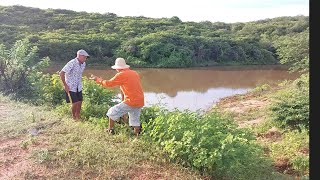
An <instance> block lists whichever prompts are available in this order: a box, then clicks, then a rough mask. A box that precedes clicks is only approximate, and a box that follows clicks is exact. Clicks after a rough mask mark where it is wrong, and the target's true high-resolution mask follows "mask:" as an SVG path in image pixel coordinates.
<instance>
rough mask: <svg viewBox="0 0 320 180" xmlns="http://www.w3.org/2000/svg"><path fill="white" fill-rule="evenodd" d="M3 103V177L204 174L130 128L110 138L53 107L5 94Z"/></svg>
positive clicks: (178, 176)
mask: <svg viewBox="0 0 320 180" xmlns="http://www.w3.org/2000/svg"><path fill="white" fill-rule="evenodd" d="M0 107H1V115H0V120H1V121H0V123H1V130H0V136H1V140H0V142H1V145H3V146H2V148H1V156H0V158H1V159H0V160H1V161H0V164H1V166H0V167H1V173H0V174H1V176H2V178H9V179H16V178H17V179H37V178H40V179H41V178H42V179H171V177H175V179H203V178H205V177H202V176H200V175H199V174H197V173H196V172H193V171H192V170H190V169H186V168H184V167H182V166H180V165H177V164H174V163H169V162H168V161H167V160H166V159H167V158H166V155H165V154H163V153H161V151H160V150H159V149H158V148H157V147H155V146H153V145H151V144H148V143H146V142H144V141H142V140H140V139H137V138H135V137H134V136H132V135H131V133H130V131H125V130H123V131H121V132H119V133H118V134H117V135H114V136H111V135H108V134H106V133H104V130H103V129H101V128H99V127H97V126H95V125H93V124H92V123H85V122H78V123H76V122H73V121H72V120H71V119H69V118H68V117H64V116H61V115H59V114H57V113H55V112H52V111H51V109H46V108H43V107H33V106H29V105H26V104H22V103H18V102H13V101H10V100H8V99H7V98H6V97H3V96H0ZM123 129H125V128H123ZM8 144H9V145H8ZM7 145H8V146H7ZM17 153H19V154H21V155H22V157H21V156H20V155H17ZM21 164H24V165H23V166H21ZM26 166H27V167H28V168H26Z"/></svg>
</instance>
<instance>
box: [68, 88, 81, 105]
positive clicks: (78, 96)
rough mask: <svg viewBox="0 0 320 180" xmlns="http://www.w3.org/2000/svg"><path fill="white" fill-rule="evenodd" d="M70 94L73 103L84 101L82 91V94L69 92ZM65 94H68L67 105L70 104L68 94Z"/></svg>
mask: <svg viewBox="0 0 320 180" xmlns="http://www.w3.org/2000/svg"><path fill="white" fill-rule="evenodd" d="M69 93H70V96H71V100H72V103H76V102H78V101H82V100H83V97H82V91H80V92H72V91H69ZM65 94H66V101H67V103H70V100H69V96H68V94H67V93H66V92H65Z"/></svg>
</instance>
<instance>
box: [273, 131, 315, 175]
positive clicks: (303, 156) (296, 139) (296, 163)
mask: <svg viewBox="0 0 320 180" xmlns="http://www.w3.org/2000/svg"><path fill="white" fill-rule="evenodd" d="M304 151H306V152H304ZM270 155H271V157H273V159H289V164H290V165H292V167H293V169H294V170H296V171H297V172H299V174H300V175H307V174H309V173H308V171H309V132H308V131H307V130H303V131H302V132H298V131H297V130H294V131H289V132H287V133H285V134H284V136H283V140H282V141H280V142H275V143H273V144H272V145H271V146H270Z"/></svg>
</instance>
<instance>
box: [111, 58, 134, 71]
mask: <svg viewBox="0 0 320 180" xmlns="http://www.w3.org/2000/svg"><path fill="white" fill-rule="evenodd" d="M129 67H130V66H129V65H127V64H126V61H125V60H124V59H123V58H117V59H116V61H115V63H114V66H111V68H112V69H127V68H129Z"/></svg>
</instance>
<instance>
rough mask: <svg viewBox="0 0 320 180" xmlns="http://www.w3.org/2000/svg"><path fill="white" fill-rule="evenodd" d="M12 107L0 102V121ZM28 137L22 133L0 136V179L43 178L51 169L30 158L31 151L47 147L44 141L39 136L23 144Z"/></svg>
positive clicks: (10, 111)
mask: <svg viewBox="0 0 320 180" xmlns="http://www.w3.org/2000/svg"><path fill="white" fill-rule="evenodd" d="M13 111H14V109H13V108H12V107H10V105H7V104H4V103H0V121H5V120H6V118H7V117H8V116H9V115H10V113H12V112H13ZM29 139H30V137H28V136H27V135H23V136H20V137H14V138H10V137H7V136H2V137H0V179H1V180H6V179H8V180H9V179H10V180H11V179H45V177H46V175H48V174H50V173H49V172H50V171H52V170H48V169H47V168H46V166H45V165H43V164H41V163H38V162H35V160H34V159H33V158H31V156H32V153H33V152H34V151H36V150H41V149H43V148H46V147H47V144H46V141H41V140H40V139H43V138H42V137H40V134H39V136H37V137H36V139H37V140H36V141H35V142H33V143H30V144H29V145H25V146H23V143H24V142H27V141H29Z"/></svg>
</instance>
